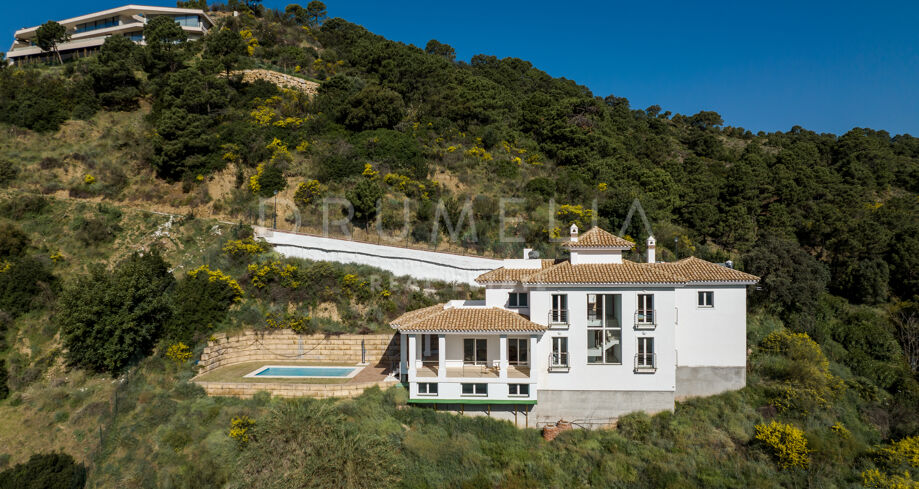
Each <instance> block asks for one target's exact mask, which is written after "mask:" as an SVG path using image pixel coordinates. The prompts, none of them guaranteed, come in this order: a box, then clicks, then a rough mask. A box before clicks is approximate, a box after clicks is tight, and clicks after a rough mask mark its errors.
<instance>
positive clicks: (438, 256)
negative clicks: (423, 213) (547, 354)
mask: <svg viewBox="0 0 919 489" xmlns="http://www.w3.org/2000/svg"><path fill="white" fill-rule="evenodd" d="M257 232H258V235H259V236H260V237H263V238H265V240H266V241H267V242H269V243H271V244H272V245H273V246H274V249H275V250H276V251H277V252H278V253H280V254H282V255H284V256H290V257H297V258H307V259H310V260H323V261H332V262H338V263H356V264H359V265H369V266H373V267H377V268H381V269H383V270H386V271H389V272H392V273H394V274H395V275H397V276H402V275H407V276H409V277H411V278H414V279H418V280H442V281H444V282H457V283H464V284H469V285H474V286H477V285H478V284H477V283H476V282H475V278H476V277H478V276H479V275H481V274H483V273H485V272H489V271H491V270H494V269H496V268H499V267H501V266H502V263H503V260H494V259H491V258H481V257H476V256H465V255H456V254H451V253H439V252H433V251H424V250H415V249H409V248H400V247H397V246H385V245H376V244H370V243H361V242H358V241H348V240H343V239H334V238H323V237H320V236H310V235H304V234H294V233H282V232H277V231H268V230H264V229H261V230H258V231H257Z"/></svg>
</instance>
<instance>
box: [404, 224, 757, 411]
mask: <svg viewBox="0 0 919 489" xmlns="http://www.w3.org/2000/svg"><path fill="white" fill-rule="evenodd" d="M564 246H566V247H567V248H568V249H569V250H570V258H569V259H567V260H541V259H535V258H530V256H529V253H527V251H525V252H524V257H523V258H522V259H511V260H505V261H504V266H503V267H501V268H498V269H496V270H493V271H490V272H488V273H485V274H483V275H481V276H480V277H478V279H477V281H478V282H479V283H481V284H482V285H484V286H485V287H486V293H485V300H484V301H451V302H448V303H445V304H438V305H435V306H431V307H428V308H424V309H419V310H415V311H411V312H408V313H406V314H404V315H402V316H401V317H399V318H397V319H396V320H394V321H393V322H392V326H393V328H395V329H397V330H398V331H399V332H400V333H401V340H400V341H401V366H400V373H401V375H402V381H403V382H405V383H407V385H408V386H409V402H411V403H428V404H436V407H437V408H438V409H441V408H442V409H447V410H455V411H461V412H470V411H475V412H487V413H488V414H490V415H497V416H501V417H513V419H515V420H517V418H518V415H519V416H520V420H518V421H517V422H518V423H520V424H523V422H524V420H525V422H527V423H529V424H531V425H533V423H538V422H545V421H558V420H559V419H560V418H564V419H567V420H568V421H574V422H576V423H579V424H582V425H602V424H607V423H610V422H611V421H612V420H614V419H615V418H617V417H618V416H620V415H622V414H625V413H628V412H632V411H646V412H656V411H663V410H672V409H673V408H674V400H675V399H681V398H686V397H692V396H704V395H711V394H717V393H720V392H724V391H727V390H734V389H740V388H742V387H743V386H744V385H745V382H746V375H745V372H746V289H747V286H748V285H752V284H755V283H756V282H757V281H758V280H759V278H758V277H755V276H753V275H749V274H746V273H743V272H740V271H738V270H734V269H733V268H731V267H730V266H729V264H728V265H719V264H715V263H710V262H707V261H704V260H700V259H698V258H686V259H683V260H679V261H676V262H672V263H656V262H655V242H654V238H653V237H650V238H648V260H647V263H636V262H632V261H627V260H624V259H623V257H622V252H623V251H626V250H629V249H631V248H632V247H633V246H634V243H632V242H630V241H627V240H625V239H622V238H619V237H617V236H614V235H612V234H610V233H608V232H606V231H604V230H602V229H600V228H593V229H591V230H589V231H587V232H585V233H583V234H582V235H581V236H578V229H577V227H576V226H572V228H571V238H570V241H568V242H566V243H565V245H564Z"/></svg>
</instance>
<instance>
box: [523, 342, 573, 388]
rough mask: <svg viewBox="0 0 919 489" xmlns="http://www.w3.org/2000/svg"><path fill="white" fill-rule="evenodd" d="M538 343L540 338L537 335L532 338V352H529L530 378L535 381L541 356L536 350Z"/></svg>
mask: <svg viewBox="0 0 919 489" xmlns="http://www.w3.org/2000/svg"><path fill="white" fill-rule="evenodd" d="M538 342H539V337H538V336H536V335H535V334H534V335H532V336H530V352H529V354H530V378H531V379H534V380H535V379H536V372H537V370H536V369H538V368H539V355H540V354H539V352H538V350H537V349H536V348H537V346H536V344H537V343H538ZM570 346H571V345H569V347H570Z"/></svg>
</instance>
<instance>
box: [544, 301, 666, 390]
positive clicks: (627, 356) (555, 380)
mask: <svg viewBox="0 0 919 489" xmlns="http://www.w3.org/2000/svg"><path fill="white" fill-rule="evenodd" d="M554 293H567V294H568V315H569V323H570V326H569V328H568V329H567V330H554V329H553V330H549V331H547V332H546V333H545V334H544V335H543V336H542V338H541V339H540V341H539V345H538V355H539V363H540V365H541V366H542V367H541V368H540V369H539V372H538V373H537V375H538V385H539V388H540V389H551V390H623V391H673V390H674V388H675V379H676V367H675V358H674V356H675V341H674V320H675V313H674V292H673V289H672V288H647V289H627V288H617V287H596V288H583V287H570V288H561V287H560V288H557V289H535V290H534V289H531V291H530V310H531V311H532V314H531V320H532V321H534V322H537V323H540V324H547V322H548V316H549V310H550V308H551V300H552V299H551V295H552V294H554ZM640 293H642V294H644V293H648V294H654V303H655V306H654V308H655V310H656V313H657V327H656V328H655V329H654V330H651V331H640V330H636V329H635V328H634V314H635V309H636V308H637V304H638V298H637V295H638V294H640ZM588 294H621V295H622V300H621V304H622V307H621V319H622V364H620V365H593V364H588V363H587V295H588ZM556 336H567V337H568V353H569V362H570V365H571V368H570V370H569V371H568V372H548V371H547V369H546V368H545V366H546V365H547V363H548V361H549V355H550V354H551V353H552V338H553V337H556ZM640 336H650V337H653V338H654V351H655V352H656V353H657V370H656V371H655V372H654V373H644V372H642V373H636V372H635V369H634V357H635V354H636V353H637V352H638V337H640Z"/></svg>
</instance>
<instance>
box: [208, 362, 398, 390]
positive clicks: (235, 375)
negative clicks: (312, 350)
mask: <svg viewBox="0 0 919 489" xmlns="http://www.w3.org/2000/svg"><path fill="white" fill-rule="evenodd" d="M268 365H273V366H284V367H343V366H346V365H344V364H342V363H319V362H303V361H281V360H261V361H256V362H243V363H236V364H233V365H226V366H223V367H219V368H216V369H214V370H212V371H210V372H207V373H205V374H201V375H199V376H197V377H195V378H193V379H192V381H193V382H197V383H203V382H232V383H253V384H364V383H369V382H382V381H383V380H385V379H386V371H387V369H386V368H383V367H374V366H372V365H367V366H363V367H361V371H360V372H358V373H357V375H355V376H354V377H351V378H347V377H342V378H317V377H313V378H310V377H300V378H281V377H245V375H247V374H250V373H252V372H253V371H255V370H258V369H259V368H261V367H264V366H268ZM347 366H348V367H353V366H356V365H347Z"/></svg>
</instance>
